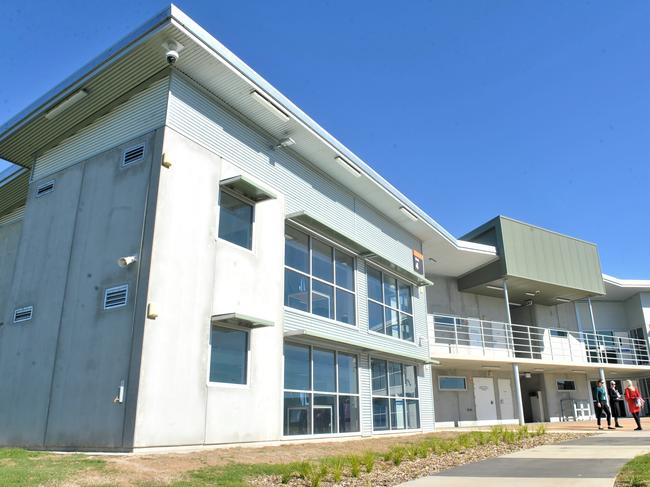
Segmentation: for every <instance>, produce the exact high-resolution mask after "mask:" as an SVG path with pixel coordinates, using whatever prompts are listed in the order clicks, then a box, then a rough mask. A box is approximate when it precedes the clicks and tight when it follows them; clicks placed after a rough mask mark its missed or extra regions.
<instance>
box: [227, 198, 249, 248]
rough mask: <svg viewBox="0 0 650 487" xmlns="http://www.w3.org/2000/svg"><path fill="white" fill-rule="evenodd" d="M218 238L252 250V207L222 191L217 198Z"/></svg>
mask: <svg viewBox="0 0 650 487" xmlns="http://www.w3.org/2000/svg"><path fill="white" fill-rule="evenodd" d="M219 238H221V239H223V240H227V241H228V242H231V243H234V244H235V245H239V246H240V247H244V248H246V249H252V248H253V205H252V204H250V203H247V202H246V201H244V200H242V199H240V198H237V197H235V196H233V195H232V194H230V193H229V192H227V191H224V190H221V193H220V196H219Z"/></svg>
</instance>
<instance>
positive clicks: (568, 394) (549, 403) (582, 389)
mask: <svg viewBox="0 0 650 487" xmlns="http://www.w3.org/2000/svg"><path fill="white" fill-rule="evenodd" d="M558 379H566V380H573V381H575V384H576V390H575V391H558V390H557V380H558ZM544 384H545V393H546V401H545V402H546V419H547V420H548V421H560V420H561V417H562V410H561V400H562V399H580V400H586V401H588V402H589V406H590V412H591V414H594V411H593V405H592V403H591V394H590V392H589V381H588V380H587V377H586V375H585V374H576V373H571V372H569V373H549V372H545V373H544Z"/></svg>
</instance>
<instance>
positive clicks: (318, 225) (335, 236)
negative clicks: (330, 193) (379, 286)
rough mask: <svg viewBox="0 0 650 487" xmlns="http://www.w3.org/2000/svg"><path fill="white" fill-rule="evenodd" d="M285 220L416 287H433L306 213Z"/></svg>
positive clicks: (302, 212) (301, 212)
mask: <svg viewBox="0 0 650 487" xmlns="http://www.w3.org/2000/svg"><path fill="white" fill-rule="evenodd" d="M286 218H287V220H288V221H290V222H294V223H297V224H298V225H301V226H304V227H307V228H308V229H311V230H313V231H315V232H317V233H320V234H322V235H324V236H329V237H331V238H332V240H334V241H336V242H337V243H339V244H340V245H342V246H343V247H346V248H348V249H350V250H351V251H353V252H355V253H356V254H358V255H359V256H360V257H362V258H363V259H365V260H367V261H368V262H371V263H375V264H377V265H378V266H380V267H384V268H385V269H387V270H389V271H391V272H393V273H395V274H396V275H398V276H400V277H402V278H403V279H405V280H407V281H409V282H411V283H413V284H415V285H416V286H431V285H433V282H431V281H429V280H428V279H427V278H426V277H424V276H423V275H420V274H417V273H415V272H414V271H411V270H409V269H406V268H404V267H402V266H399V265H397V264H395V263H393V262H392V261H391V260H389V259H387V258H385V257H382V256H380V255H377V253H375V252H373V251H372V250H370V249H368V248H366V247H365V246H363V245H362V244H360V243H359V242H357V241H355V240H353V239H351V238H350V237H347V236H345V235H343V234H342V233H340V232H337V231H336V230H334V229H333V228H331V227H329V226H328V225H326V224H325V223H323V222H321V221H320V220H318V219H317V218H316V217H314V216H313V215H310V214H309V213H308V212H306V211H298V212H296V213H290V214H289V215H287V217H286Z"/></svg>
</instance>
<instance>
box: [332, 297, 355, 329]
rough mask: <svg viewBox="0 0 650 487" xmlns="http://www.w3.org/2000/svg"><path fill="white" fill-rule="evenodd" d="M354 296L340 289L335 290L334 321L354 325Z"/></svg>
mask: <svg viewBox="0 0 650 487" xmlns="http://www.w3.org/2000/svg"><path fill="white" fill-rule="evenodd" d="M355 315H356V312H355V309H354V294H352V293H349V292H347V291H343V290H342V289H337V290H336V321H340V322H341V323H347V324H348V325H354V324H355V323H356V320H355Z"/></svg>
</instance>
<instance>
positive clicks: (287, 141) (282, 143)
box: [275, 137, 296, 149]
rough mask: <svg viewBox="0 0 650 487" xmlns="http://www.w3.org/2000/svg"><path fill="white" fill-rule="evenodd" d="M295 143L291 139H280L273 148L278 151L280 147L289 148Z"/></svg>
mask: <svg viewBox="0 0 650 487" xmlns="http://www.w3.org/2000/svg"><path fill="white" fill-rule="evenodd" d="M295 143H296V141H295V140H293V139H292V138H291V137H285V138H284V139H280V140H279V141H278V143H277V145H276V146H275V148H276V149H280V148H281V147H291V146H292V145H295Z"/></svg>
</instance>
